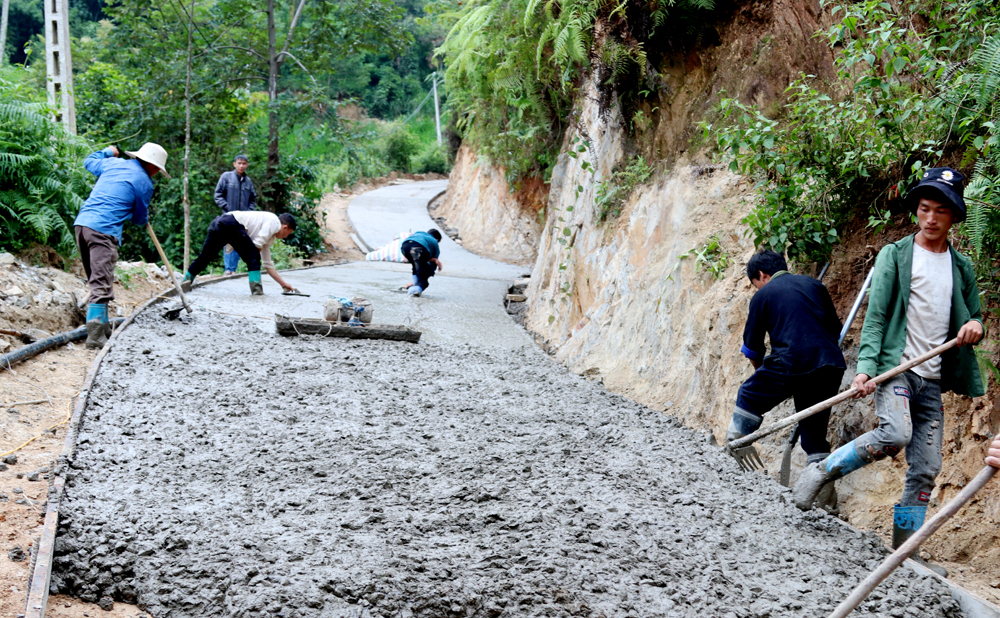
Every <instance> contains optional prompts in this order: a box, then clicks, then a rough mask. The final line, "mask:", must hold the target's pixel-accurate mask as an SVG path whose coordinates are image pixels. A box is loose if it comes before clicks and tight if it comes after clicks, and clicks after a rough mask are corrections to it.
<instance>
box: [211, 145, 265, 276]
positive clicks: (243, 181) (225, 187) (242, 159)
mask: <svg viewBox="0 0 1000 618" xmlns="http://www.w3.org/2000/svg"><path fill="white" fill-rule="evenodd" d="M249 165H250V161H249V159H247V156H246V155H241V154H240V155H236V157H235V158H234V159H233V171H231V172H223V173H222V176H220V177H219V183H218V184H216V185H215V203H216V204H218V205H219V208H221V209H222V214H224V215H225V214H228V213H231V212H235V211H238V210H254V209H255V208H256V207H257V192H256V191H255V190H254V188H253V181H252V180H250V177H249V176H247V166H249ZM222 261H223V263H224V264H225V265H226V274H227V275H231V274H233V273H234V272H236V267H237V266H239V264H240V254H239V253H237V252H236V251H233V247H232V246H231V245H226V250H225V253H223V255H222Z"/></svg>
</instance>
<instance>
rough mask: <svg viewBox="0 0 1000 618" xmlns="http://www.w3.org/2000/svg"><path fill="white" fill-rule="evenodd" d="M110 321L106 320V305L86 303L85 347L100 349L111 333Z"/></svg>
mask: <svg viewBox="0 0 1000 618" xmlns="http://www.w3.org/2000/svg"><path fill="white" fill-rule="evenodd" d="M110 331H111V323H110V322H108V306H107V304H103V303H90V304H89V305H87V348H88V349H90V350H100V349H101V348H103V347H104V344H106V343H107V342H108V336H109V335H110V334H111V332H110Z"/></svg>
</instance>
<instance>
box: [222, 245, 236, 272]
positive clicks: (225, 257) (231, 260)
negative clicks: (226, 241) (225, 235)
mask: <svg viewBox="0 0 1000 618" xmlns="http://www.w3.org/2000/svg"><path fill="white" fill-rule="evenodd" d="M222 263H223V264H225V265H226V270H231V271H233V272H236V268H237V267H239V265H240V254H239V253H236V251H235V250H234V249H233V247H232V245H226V250H223V252H222Z"/></svg>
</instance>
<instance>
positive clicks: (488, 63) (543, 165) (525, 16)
mask: <svg viewBox="0 0 1000 618" xmlns="http://www.w3.org/2000/svg"><path fill="white" fill-rule="evenodd" d="M713 6H714V2H712V0H669V1H666V2H663V1H659V2H657V1H648V0H625V1H624V2H621V3H608V2H603V1H602V0H563V1H561V2H560V1H559V0H547V1H543V0H470V1H466V2H462V1H458V0H438V1H437V2H435V3H433V4H431V5H430V7H429V10H432V11H435V12H437V13H439V14H440V19H442V20H444V21H446V22H447V23H451V24H453V25H452V26H451V29H450V31H449V33H448V37H447V39H445V41H444V43H443V44H442V45H441V47H440V48H439V49H438V55H439V56H441V57H442V58H443V59H444V61H445V64H446V66H447V71H446V79H447V84H448V91H449V103H450V109H451V110H452V111H453V113H454V114H456V116H457V118H458V121H457V125H458V129H459V130H460V131H461V132H462V135H463V138H464V139H465V141H466V142H468V143H469V144H471V145H472V146H473V147H474V148H475V149H476V151H477V152H478V153H480V154H482V155H485V156H487V157H488V158H489V159H490V160H491V161H492V162H493V163H495V164H496V165H499V166H501V167H503V168H504V169H505V171H506V174H507V179H508V181H509V182H511V183H512V184H514V183H516V182H517V181H518V180H520V179H521V178H525V177H527V176H531V175H539V176H542V177H543V178H546V179H547V177H548V175H549V173H550V172H551V169H552V166H553V165H554V164H555V159H556V156H557V154H558V151H559V147H560V146H561V144H562V140H563V136H564V134H565V131H566V128H567V127H568V126H569V125H570V123H571V122H572V110H573V105H574V103H575V102H576V101H577V99H578V94H579V93H578V90H579V88H580V86H581V84H582V83H583V81H584V77H586V76H587V75H588V74H589V72H590V71H592V70H593V69H594V68H597V69H598V72H599V77H600V83H601V88H600V96H601V99H602V103H604V104H605V105H604V106H605V108H607V107H608V105H610V102H612V101H617V102H618V104H619V105H620V106H621V108H622V110H623V120H624V122H625V124H626V128H627V129H629V130H633V129H634V128H635V127H636V122H635V121H636V118H637V115H639V116H638V117H639V118H640V120H641V118H642V116H641V114H643V111H642V107H641V102H642V101H643V100H644V99H646V98H647V97H649V96H650V95H651V94H652V93H654V92H655V90H656V89H657V88H658V87H659V84H658V82H657V80H656V79H655V78H656V71H655V69H653V68H652V66H651V64H650V60H649V58H648V55H649V53H651V50H655V52H656V53H657V54H662V53H665V52H666V51H668V50H670V49H671V47H672V45H673V43H674V42H675V41H679V40H681V39H683V38H684V37H686V36H687V35H688V34H689V33H690V32H692V31H693V30H696V28H694V24H696V19H694V18H696V17H702V18H703V17H704V15H705V12H706V11H707V10H709V9H711V8H712V7H713ZM668 15H669V16H670V18H669V19H668ZM597 21H602V22H603V23H605V24H606V26H607V27H606V29H605V32H604V36H603V37H601V38H600V40H599V41H597V40H595V37H594V25H595V23H596V22H597ZM595 60H596V62H595ZM595 65H596V66H595ZM639 124H640V125H641V124H642V123H641V121H640V123H639ZM640 128H641V126H640Z"/></svg>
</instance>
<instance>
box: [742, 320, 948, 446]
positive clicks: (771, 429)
mask: <svg viewBox="0 0 1000 618" xmlns="http://www.w3.org/2000/svg"><path fill="white" fill-rule="evenodd" d="M957 345H958V338H955V339H952V340H951V341H948V342H947V343H944V344H942V345H939V346H938V347H936V348H934V349H933V350H931V351H930V352H927V353H926V354H922V355H920V356H918V357H916V358H914V359H913V360H909V361H906V362H905V363H903V364H902V365H899V366H898V367H895V368H894V369H890V370H889V371H886V372H885V373H883V374H882V375H880V376H876V377H874V378H872V379H871V383H874V384H881V383H882V382H885V381H886V380H888V379H890V378H894V377H896V376H898V375H899V374H901V373H903V372H904V371H909V370H910V369H913V368H914V367H916V366H917V365H919V364H920V363H923V362H926V361H929V360H930V359H932V358H934V357H935V356H940V355H941V354H944V353H945V352H947V351H948V350H950V349H952V348H954V347H955V346H957ZM857 393H858V389H856V388H849V389H847V390H846V391H844V392H843V393H840V394H839V395H834V396H833V397H831V398H829V399H827V400H826V401H821V402H819V403H817V404H816V405H814V406H810V407H808V408H806V409H805V410H802V411H801V412H796V413H795V414H793V415H791V416H788V417H785V418H783V419H781V420H780V421H778V422H777V423H772V424H771V425H768V426H767V427H764V428H763V429H758V430H757V431H755V432H753V433H751V434H748V435H746V436H743V437H742V438H737V439H736V440H733V441H732V442H728V443H726V448H727V449H734V448H743V447H744V446H746V445H748V444H752V443H754V442H756V441H757V440H760V439H761V438H763V437H765V436H769V435H771V434H772V433H775V432H777V431H781V430H782V429H784V428H785V427H788V426H789V425H794V424H795V423H797V422H799V421H801V420H802V419H804V418H807V417H810V416H812V415H813V414H816V413H817V412H822V411H823V410H826V409H827V408H829V407H831V406H835V405H837V404H838V403H840V402H842V401H847V400H848V399H850V398H851V397H854V396H855V395H856V394H857Z"/></svg>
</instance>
